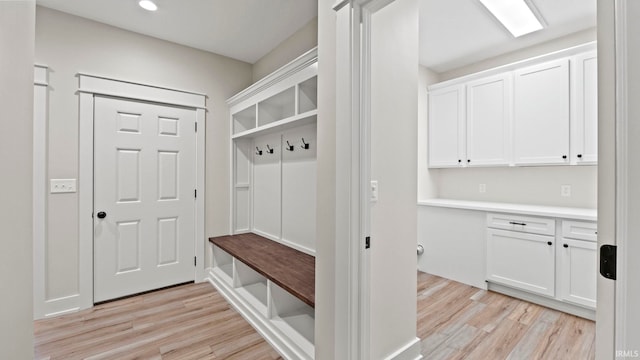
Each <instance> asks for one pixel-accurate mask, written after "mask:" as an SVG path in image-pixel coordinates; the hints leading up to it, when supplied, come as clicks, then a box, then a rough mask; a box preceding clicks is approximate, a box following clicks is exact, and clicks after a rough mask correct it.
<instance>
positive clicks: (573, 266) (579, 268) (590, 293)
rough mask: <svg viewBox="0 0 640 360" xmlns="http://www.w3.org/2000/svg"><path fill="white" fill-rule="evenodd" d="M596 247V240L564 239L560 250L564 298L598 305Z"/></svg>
mask: <svg viewBox="0 0 640 360" xmlns="http://www.w3.org/2000/svg"><path fill="white" fill-rule="evenodd" d="M596 248H597V244H596V243H595V242H590V241H583V240H573V239H562V247H560V250H559V255H560V273H561V274H562V278H561V286H560V288H559V292H560V293H559V295H560V297H561V298H562V300H564V301H568V302H572V303H576V304H579V305H584V306H587V307H591V308H595V307H596V279H597V273H598V269H597V265H596V264H597V256H596Z"/></svg>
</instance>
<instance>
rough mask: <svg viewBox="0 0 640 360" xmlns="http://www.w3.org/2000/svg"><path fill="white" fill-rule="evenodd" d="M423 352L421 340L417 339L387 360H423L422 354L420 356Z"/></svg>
mask: <svg viewBox="0 0 640 360" xmlns="http://www.w3.org/2000/svg"><path fill="white" fill-rule="evenodd" d="M421 350H422V349H421V346H420V339H419V338H415V339H413V340H411V341H409V342H408V343H407V344H406V345H404V346H403V347H401V348H400V349H398V350H396V351H395V352H394V353H392V354H391V355H389V356H387V357H386V358H385V360H419V359H422V354H420V352H421Z"/></svg>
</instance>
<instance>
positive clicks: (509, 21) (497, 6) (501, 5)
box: [480, 0, 543, 37]
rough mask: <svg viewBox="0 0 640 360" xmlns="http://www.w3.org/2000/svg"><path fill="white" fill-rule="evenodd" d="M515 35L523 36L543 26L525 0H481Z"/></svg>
mask: <svg viewBox="0 0 640 360" xmlns="http://www.w3.org/2000/svg"><path fill="white" fill-rule="evenodd" d="M480 2H481V3H482V5H484V7H486V8H487V10H489V11H490V12H491V13H492V14H493V16H495V17H496V19H498V21H500V22H501V23H502V25H504V27H506V28H507V30H509V32H510V33H511V34H512V35H513V36H514V37H518V36H522V35H526V34H529V33H532V32H534V31H538V30H541V29H542V28H543V26H542V23H540V20H538V18H537V17H536V15H535V14H534V13H533V11H532V10H531V8H530V7H529V5H528V4H527V3H526V2H525V1H524V0H480Z"/></svg>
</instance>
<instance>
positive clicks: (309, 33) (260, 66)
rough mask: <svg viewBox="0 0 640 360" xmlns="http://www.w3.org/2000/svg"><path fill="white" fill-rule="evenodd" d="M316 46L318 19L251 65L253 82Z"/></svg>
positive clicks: (312, 20) (314, 19)
mask: <svg viewBox="0 0 640 360" xmlns="http://www.w3.org/2000/svg"><path fill="white" fill-rule="evenodd" d="M316 45H318V18H317V17H315V18H313V19H311V21H309V22H308V23H307V24H306V25H305V26H303V27H302V28H300V29H299V30H298V31H296V32H295V33H294V34H293V35H291V36H289V37H288V38H287V39H285V40H284V41H283V42H281V43H280V44H278V46H276V47H275V48H274V49H273V50H271V51H270V52H269V53H268V54H266V55H265V56H263V57H262V58H260V60H258V61H256V62H255V63H254V64H253V82H256V81H258V80H260V79H262V78H263V77H265V76H266V75H269V74H270V73H272V72H273V71H275V70H277V69H278V68H280V67H281V66H283V65H285V64H287V63H288V62H290V61H291V60H293V59H295V58H297V57H298V56H300V55H302V54H304V53H305V52H307V51H308V50H311V49H313V48H314V47H315V46H316Z"/></svg>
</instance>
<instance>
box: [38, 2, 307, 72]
mask: <svg viewBox="0 0 640 360" xmlns="http://www.w3.org/2000/svg"><path fill="white" fill-rule="evenodd" d="M154 1H155V3H156V4H157V5H158V11H156V12H148V11H146V10H143V9H142V8H140V7H139V6H138V0H37V4H38V5H41V6H45V7H49V8H52V9H56V10H60V11H63V12H66V13H70V14H74V15H78V16H81V17H85V18H88V19H92V20H96V21H99V22H102V23H105V24H109V25H113V26H116V27H119V28H123V29H127V30H130V31H134V32H137V33H141V34H145V35H149V36H153V37H156V38H160V39H164V40H168V41H172V42H175V43H179V44H184V45H187V46H191V47H194V48H197V49H202V50H206V51H210V52H213V53H216V54H220V55H225V56H228V57H231V58H234V59H238V60H242V61H246V62H248V63H252V64H253V63H255V62H256V61H257V60H259V59H260V58H261V57H263V56H264V55H266V54H267V53H268V52H269V51H271V50H272V49H273V48H274V47H276V46H277V45H278V44H280V43H281V42H282V41H283V40H285V39H286V38H288V37H289V36H291V35H292V34H294V33H295V32H296V31H297V30H299V29H300V28H301V27H303V26H304V25H305V24H307V23H308V22H309V21H310V20H311V19H313V18H314V17H316V16H317V14H318V2H317V0H154Z"/></svg>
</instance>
